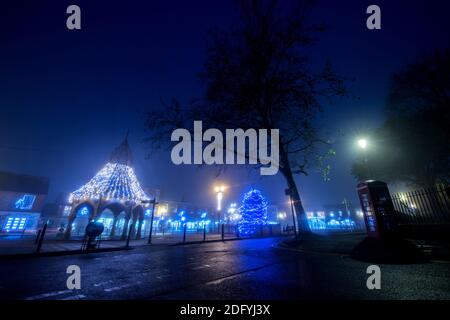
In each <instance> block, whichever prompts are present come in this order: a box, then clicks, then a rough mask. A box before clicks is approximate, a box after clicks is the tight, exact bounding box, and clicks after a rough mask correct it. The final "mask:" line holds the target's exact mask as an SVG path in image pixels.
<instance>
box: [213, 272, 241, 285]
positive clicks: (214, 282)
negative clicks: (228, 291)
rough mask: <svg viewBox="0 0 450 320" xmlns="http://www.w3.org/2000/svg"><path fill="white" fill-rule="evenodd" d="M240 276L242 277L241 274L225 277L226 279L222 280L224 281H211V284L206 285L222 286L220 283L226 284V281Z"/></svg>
mask: <svg viewBox="0 0 450 320" xmlns="http://www.w3.org/2000/svg"><path fill="white" fill-rule="evenodd" d="M239 276H240V274H236V275H233V276H229V277H225V278H222V279H219V280H214V281H210V282H207V283H206V285H207V286H209V285H216V284H220V283H222V282H224V281H226V280H232V279H235V278H238V277H239Z"/></svg>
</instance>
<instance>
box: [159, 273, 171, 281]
mask: <svg viewBox="0 0 450 320" xmlns="http://www.w3.org/2000/svg"><path fill="white" fill-rule="evenodd" d="M169 277H170V274H163V275H161V276H156V279H159V280H162V279H164V278H169Z"/></svg>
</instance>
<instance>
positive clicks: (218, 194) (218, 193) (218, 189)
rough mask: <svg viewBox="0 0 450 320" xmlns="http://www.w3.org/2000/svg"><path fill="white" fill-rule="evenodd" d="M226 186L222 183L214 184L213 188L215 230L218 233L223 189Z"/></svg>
mask: <svg viewBox="0 0 450 320" xmlns="http://www.w3.org/2000/svg"><path fill="white" fill-rule="evenodd" d="M225 189H226V187H225V186H224V185H220V186H216V187H215V188H214V191H215V192H216V198H217V218H218V223H217V231H218V233H220V212H221V211H222V199H223V193H224V191H225Z"/></svg>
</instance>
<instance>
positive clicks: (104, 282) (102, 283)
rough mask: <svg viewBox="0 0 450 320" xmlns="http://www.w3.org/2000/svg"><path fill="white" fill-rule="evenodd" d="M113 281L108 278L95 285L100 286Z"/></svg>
mask: <svg viewBox="0 0 450 320" xmlns="http://www.w3.org/2000/svg"><path fill="white" fill-rule="evenodd" d="M111 282H113V281H112V280H108V281H103V282H99V283H94V287H100V286H103V285H105V284H108V283H111Z"/></svg>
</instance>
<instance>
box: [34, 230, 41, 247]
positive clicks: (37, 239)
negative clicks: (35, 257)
mask: <svg viewBox="0 0 450 320" xmlns="http://www.w3.org/2000/svg"><path fill="white" fill-rule="evenodd" d="M41 232H42V230H41V229H39V230H38V232H37V235H36V239H35V240H34V244H37V243H38V241H39V238H40V236H41Z"/></svg>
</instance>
